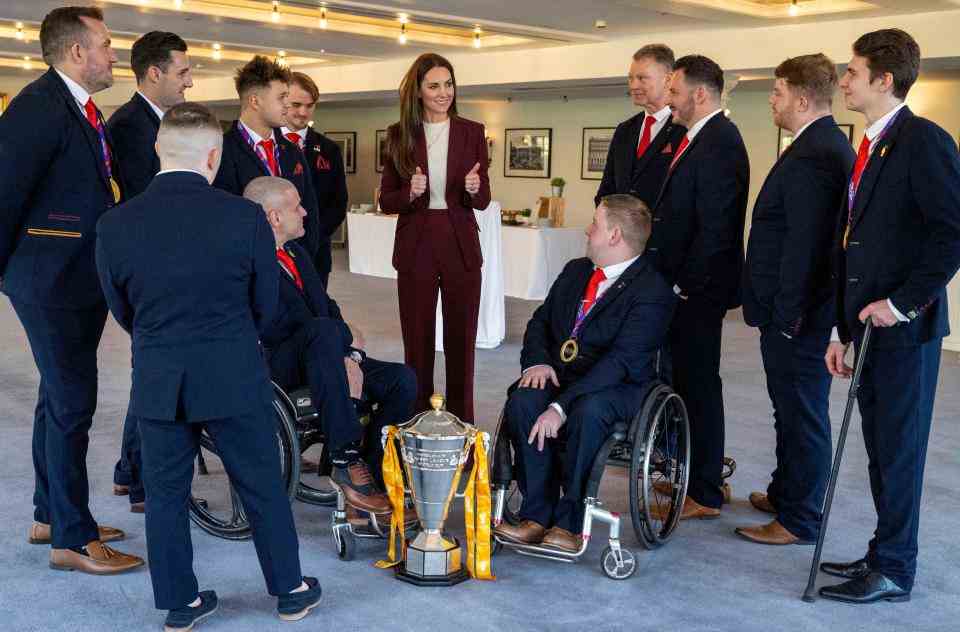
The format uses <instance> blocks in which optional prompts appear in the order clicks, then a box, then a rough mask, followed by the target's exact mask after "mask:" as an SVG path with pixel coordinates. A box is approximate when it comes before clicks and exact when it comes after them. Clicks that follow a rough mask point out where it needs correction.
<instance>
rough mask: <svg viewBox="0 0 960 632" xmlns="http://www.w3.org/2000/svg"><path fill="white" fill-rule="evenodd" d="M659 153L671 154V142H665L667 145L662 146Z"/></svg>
mask: <svg viewBox="0 0 960 632" xmlns="http://www.w3.org/2000/svg"><path fill="white" fill-rule="evenodd" d="M660 153H661V154H672V153H673V143H667V146H666V147H664V148H663V151H661V152H660Z"/></svg>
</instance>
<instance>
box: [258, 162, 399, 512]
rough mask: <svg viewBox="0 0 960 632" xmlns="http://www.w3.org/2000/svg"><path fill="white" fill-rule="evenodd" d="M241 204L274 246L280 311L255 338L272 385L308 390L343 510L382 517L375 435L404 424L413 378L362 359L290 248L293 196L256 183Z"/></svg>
mask: <svg viewBox="0 0 960 632" xmlns="http://www.w3.org/2000/svg"><path fill="white" fill-rule="evenodd" d="M244 197H246V198H247V199H250V200H252V201H254V202H257V203H258V204H260V205H261V206H262V207H263V209H264V211H265V212H266V215H267V220H268V222H269V223H270V226H271V227H272V228H273V233H274V236H275V238H276V242H277V263H278V265H279V266H280V269H281V272H280V276H281V281H280V305H279V310H278V314H277V317H276V318H275V319H274V321H273V324H272V325H270V326H269V327H268V328H267V330H266V331H265V332H264V333H263V344H264V346H265V347H266V349H267V358H268V362H269V364H270V372H271V375H272V377H273V380H274V381H275V382H277V384H278V385H280V387H281V388H283V389H286V390H290V389H293V388H297V387H300V386H301V385H302V384H304V383H305V382H306V383H307V384H308V385H309V386H310V391H311V394H312V395H313V402H314V406H315V408H316V409H317V411H318V412H319V416H320V420H321V425H322V431H323V434H324V449H325V450H327V451H328V455H329V457H330V462H331V464H332V466H333V471H332V473H331V477H330V478H331V481H332V483H333V485H334V486H336V487H337V488H338V489H340V490H341V491H342V492H343V494H344V497H345V499H346V502H347V504H348V505H350V506H351V507H353V508H355V509H360V510H362V511H366V512H370V513H374V514H385V513H389V512H390V501H389V499H388V498H387V495H386V494H385V493H384V491H383V487H382V480H381V462H382V460H383V448H382V446H381V442H380V432H381V429H382V428H383V427H384V426H385V425H387V424H395V423H402V422H404V421H406V420H408V419H409V418H410V416H411V414H412V408H413V401H414V397H415V396H416V391H417V389H416V378H415V377H414V374H413V371H411V370H410V369H409V368H408V367H407V366H405V365H403V364H399V363H395V362H382V361H380V360H375V359H373V358H371V357H368V356H367V355H366V352H365V350H364V347H365V344H364V340H363V336H362V334H360V332H359V330H358V329H356V328H355V327H352V326H351V325H349V324H348V323H347V322H345V321H344V319H343V316H342V314H341V313H340V308H339V306H338V305H337V303H336V301H334V300H333V299H332V298H330V296H328V295H327V291H326V288H325V287H324V285H323V283H322V281H321V279H320V275H319V274H317V271H316V269H315V268H314V265H313V262H312V261H311V257H310V256H309V255H308V254H307V252H306V250H304V249H303V248H302V247H301V246H300V245H299V244H297V243H295V242H294V241H292V240H294V239H297V238H298V237H301V236H302V235H303V231H304V228H303V218H304V216H305V215H306V211H304V210H303V207H302V206H301V205H300V195H299V193H298V192H297V189H296V188H295V187H294V186H293V185H292V184H290V182H288V181H287V180H284V179H282V178H276V177H266V176H264V177H260V178H256V179H255V180H252V181H251V182H250V183H249V184H248V185H247V187H246V189H245V190H244ZM361 401H363V404H361ZM372 404H376V405H377V409H376V410H375V411H373V412H372V413H371V414H370V422H369V423H368V424H367V425H366V427H364V426H362V425H361V423H360V420H359V417H360V415H359V414H358V408H360V407H361V406H362V405H363V406H368V407H369V406H371V405H372Z"/></svg>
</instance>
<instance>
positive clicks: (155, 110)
mask: <svg viewBox="0 0 960 632" xmlns="http://www.w3.org/2000/svg"><path fill="white" fill-rule="evenodd" d="M137 94H139V95H140V96H141V97H143V100H144V101H146V102H147V103H149V104H150V107H151V108H153V111H154V113H155V114H156V115H157V117H158V118H159V119H160V120H161V121H162V120H163V114H164V112H163V110H161V109H160V108H159V107H157V104H156V103H154V102H153V101H151V100H150V99H149V98H148V97H147V95H145V94H144V93H142V92H140V91H139V90H137Z"/></svg>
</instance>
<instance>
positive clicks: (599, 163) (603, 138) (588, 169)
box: [580, 127, 617, 180]
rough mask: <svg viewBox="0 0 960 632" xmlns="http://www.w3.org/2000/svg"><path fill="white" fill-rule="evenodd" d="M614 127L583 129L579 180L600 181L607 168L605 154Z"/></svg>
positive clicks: (611, 138) (608, 147)
mask: <svg viewBox="0 0 960 632" xmlns="http://www.w3.org/2000/svg"><path fill="white" fill-rule="evenodd" d="M616 129H617V128H615V127H584V128H583V145H582V146H581V148H580V178H581V179H583V180H602V179H603V169H604V167H606V166H607V152H608V151H609V150H610V142H611V141H612V140H613V132H614V131H615V130H616Z"/></svg>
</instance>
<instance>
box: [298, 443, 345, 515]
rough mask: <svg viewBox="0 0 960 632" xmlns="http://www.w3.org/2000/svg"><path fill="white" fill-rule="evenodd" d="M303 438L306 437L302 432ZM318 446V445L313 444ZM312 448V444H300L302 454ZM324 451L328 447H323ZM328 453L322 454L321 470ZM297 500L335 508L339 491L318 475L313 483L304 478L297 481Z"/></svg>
mask: <svg viewBox="0 0 960 632" xmlns="http://www.w3.org/2000/svg"><path fill="white" fill-rule="evenodd" d="M301 436H305V435H304V434H303V433H302V432H301ZM313 445H316V444H313ZM309 447H310V444H306V443H305V442H304V443H301V444H300V448H301V449H300V453H301V454H302V453H304V452H306V451H307V449H308V448H309ZM321 449H322V450H325V449H326V446H322V448H321ZM325 456H326V452H321V457H320V463H321V468H322V464H323V462H324V458H323V457H325ZM296 496H297V500H299V501H300V502H303V503H307V504H308V505H319V506H320V507H334V506H336V504H337V490H336V489H334V487H333V485H331V484H330V482H329V481H324V480H323V479H322V478H321V474H320V473H318V474H317V480H316V481H315V482H313V483H307V482H305V481H304V480H303V479H302V478H301V479H300V480H299V481H297V491H296Z"/></svg>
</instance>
